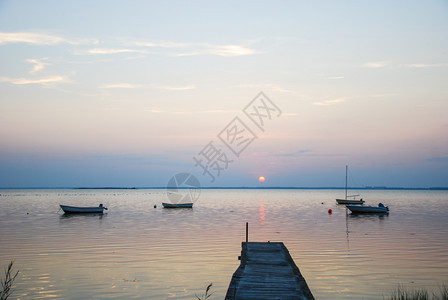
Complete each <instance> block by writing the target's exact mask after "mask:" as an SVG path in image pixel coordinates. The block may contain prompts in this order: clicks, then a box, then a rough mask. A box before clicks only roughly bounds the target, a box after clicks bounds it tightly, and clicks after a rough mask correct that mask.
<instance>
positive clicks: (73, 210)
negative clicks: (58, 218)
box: [59, 204, 107, 214]
mask: <svg viewBox="0 0 448 300" xmlns="http://www.w3.org/2000/svg"><path fill="white" fill-rule="evenodd" d="M59 206H60V207H61V209H62V210H63V211H64V213H66V214H87V213H97V214H102V213H103V211H104V210H105V209H106V210H107V207H104V206H103V204H100V205H99V206H96V207H95V206H94V207H79V206H68V205H59Z"/></svg>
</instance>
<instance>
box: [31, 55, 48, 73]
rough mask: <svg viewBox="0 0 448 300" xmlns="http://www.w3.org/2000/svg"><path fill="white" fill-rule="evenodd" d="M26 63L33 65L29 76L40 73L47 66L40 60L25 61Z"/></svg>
mask: <svg viewBox="0 0 448 300" xmlns="http://www.w3.org/2000/svg"><path fill="white" fill-rule="evenodd" d="M26 62H28V63H30V64H34V66H33V68H32V69H31V71H30V74H33V73H36V72H39V71H41V70H42V69H43V68H45V66H47V65H48V63H46V62H43V61H41V60H38V59H31V58H29V59H27V60H26Z"/></svg>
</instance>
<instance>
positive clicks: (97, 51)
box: [78, 48, 146, 54]
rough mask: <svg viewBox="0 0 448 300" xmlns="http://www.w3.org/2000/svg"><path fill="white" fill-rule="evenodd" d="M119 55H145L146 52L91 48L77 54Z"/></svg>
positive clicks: (126, 49)
mask: <svg viewBox="0 0 448 300" xmlns="http://www.w3.org/2000/svg"><path fill="white" fill-rule="evenodd" d="M120 53H146V51H143V50H138V49H128V48H93V49H89V50H86V51H84V52H78V54H120Z"/></svg>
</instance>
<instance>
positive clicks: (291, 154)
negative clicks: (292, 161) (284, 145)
mask: <svg viewBox="0 0 448 300" xmlns="http://www.w3.org/2000/svg"><path fill="white" fill-rule="evenodd" d="M312 152H313V151H312V150H309V149H302V150H297V151H294V152H285V151H281V152H279V153H275V154H274V156H277V157H296V156H302V155H306V154H310V153H312Z"/></svg>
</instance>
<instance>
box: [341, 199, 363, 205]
mask: <svg viewBox="0 0 448 300" xmlns="http://www.w3.org/2000/svg"><path fill="white" fill-rule="evenodd" d="M336 202H337V203H338V204H363V203H364V202H365V201H364V200H348V199H336Z"/></svg>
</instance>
